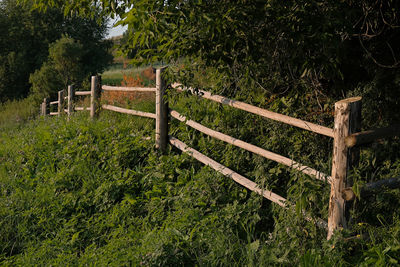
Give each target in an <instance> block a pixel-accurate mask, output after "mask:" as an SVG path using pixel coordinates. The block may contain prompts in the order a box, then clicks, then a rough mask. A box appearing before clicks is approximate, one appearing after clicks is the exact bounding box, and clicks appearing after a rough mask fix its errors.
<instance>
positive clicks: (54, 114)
mask: <svg viewBox="0 0 400 267" xmlns="http://www.w3.org/2000/svg"><path fill="white" fill-rule="evenodd" d="M49 115H50V116H56V115H58V112H50V113H49Z"/></svg>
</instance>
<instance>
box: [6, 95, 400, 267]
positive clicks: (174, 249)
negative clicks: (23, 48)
mask: <svg viewBox="0 0 400 267" xmlns="http://www.w3.org/2000/svg"><path fill="white" fill-rule="evenodd" d="M174 99H175V101H176V102H174V104H173V108H175V109H178V110H180V111H182V112H183V111H184V110H187V108H186V106H188V105H191V107H192V109H193V113H192V115H193V116H196V115H195V114H197V117H195V119H196V120H199V121H201V122H202V123H204V124H207V123H208V124H209V123H210V122H211V121H212V118H213V117H214V116H215V115H216V114H220V113H223V115H224V116H225V117H226V118H227V120H226V121H220V122H219V123H218V125H217V126H216V127H217V128H219V127H224V124H230V125H229V126H230V129H231V131H232V132H231V134H233V133H235V134H236V135H240V136H242V135H246V134H251V133H252V131H251V130H248V128H247V127H238V126H235V125H234V124H232V122H233V121H236V120H235V119H239V118H241V119H244V118H246V120H241V122H245V123H246V124H247V123H249V124H253V123H254V124H255V125H259V124H258V122H261V121H256V122H255V121H254V120H255V118H253V117H252V116H250V117H248V116H247V115H244V114H243V112H240V111H235V110H233V109H231V108H229V107H219V106H218V105H216V104H210V103H207V102H202V101H201V102H199V101H198V100H196V97H184V98H180V97H179V96H174ZM129 105H130V107H131V108H135V109H141V110H144V111H150V112H154V102H153V103H151V102H149V103H148V104H146V103H141V104H140V105H139V106H138V104H137V103H135V102H134V103H130V104H129ZM205 106H207V109H204V107H205ZM200 111H201V112H200ZM234 118H235V119H234ZM261 125H262V126H261V127H263V126H265V124H263V123H261ZM269 126H270V127H265V128H264V127H263V128H264V130H266V131H268V132H269V133H274V134H276V135H272V136H273V137H274V138H272V139H271V138H268V137H269V135H268V134H266V136H267V137H259V138H261V139H259V140H260V142H263V144H264V145H265V146H275V147H279V144H278V142H277V140H275V138H276V139H281V140H280V141H284V142H286V138H285V139H284V138H283V136H284V135H286V136H290V135H289V134H288V133H289V132H290V133H292V134H293V131H292V130H290V129H289V127H288V128H285V127H284V128H283V129H282V127H281V126H280V125H278V124H277V123H270V124H269ZM171 127H172V128H171V132H172V133H173V134H174V135H175V136H178V137H179V138H180V139H182V140H184V141H185V142H186V143H188V144H190V145H193V146H196V148H197V149H199V150H200V151H202V152H204V153H207V154H208V155H210V156H212V157H213V158H215V159H217V160H218V161H220V162H222V163H224V164H226V165H227V166H229V167H230V168H233V169H239V168H240V172H241V173H242V174H245V175H247V176H248V177H252V178H254V179H255V180H256V181H258V182H259V183H260V184H269V185H268V188H273V189H274V190H275V191H277V192H278V193H280V194H282V195H284V196H286V197H288V198H289V199H290V201H293V202H294V203H297V205H300V206H301V205H304V206H303V208H305V209H306V210H308V211H312V212H313V215H318V214H320V215H322V217H323V218H325V219H326V215H327V197H328V191H329V188H328V187H327V186H325V185H324V184H322V183H320V182H319V181H315V180H313V179H311V178H309V177H307V176H305V175H301V174H299V173H297V172H295V171H290V170H288V169H287V168H285V167H284V166H280V165H276V164H273V163H271V162H268V161H267V160H264V159H262V158H260V157H258V156H254V155H251V154H249V153H247V152H243V151H240V150H239V149H236V148H234V147H232V146H224V145H221V143H220V142H219V141H216V140H212V139H210V138H207V137H204V136H202V135H200V134H198V133H195V132H194V131H192V130H189V129H186V127H185V126H183V125H182V124H177V123H176V122H173V124H172V125H171ZM15 129H16V127H9V128H7V129H5V130H3V131H2V132H1V134H0V158H1V159H2V164H1V165H0V166H1V168H0V216H1V218H2V219H1V220H0V223H1V227H0V247H1V254H0V255H1V256H0V262H1V263H2V264H3V265H66V264H67V265H86V264H90V265H93V264H94V265H104V264H109V265H129V264H131V265H134V266H135V265H145V266H148V265H151V266H154V265H195V264H199V265H237V266H242V265H250V266H268V265H272V264H284V265H301V266H310V265H311V264H317V265H332V266H336V265H355V264H358V265H365V266H368V265H371V264H378V265H387V264H396V263H397V262H398V260H399V257H400V254H399V252H400V250H399V247H400V235H399V233H400V232H399V229H400V221H399V218H398V216H399V213H398V210H397V209H393V206H398V204H400V203H397V202H398V200H399V199H400V198H399V197H400V196H399V192H398V190H390V191H388V192H385V193H383V194H380V195H379V196H376V197H375V196H373V197H371V198H369V199H362V200H361V201H357V204H356V206H357V208H356V210H355V212H354V220H355V222H356V223H355V225H354V227H353V229H352V232H347V231H344V232H341V233H339V234H338V235H336V236H335V238H334V239H333V240H331V241H329V242H328V241H326V233H325V231H324V230H321V229H319V228H317V227H316V226H315V224H314V223H312V222H307V221H305V220H304V218H302V215H301V213H300V214H299V213H296V211H295V210H283V209H282V208H281V207H278V206H275V205H274V204H272V203H270V202H269V201H266V200H263V199H262V198H261V197H260V196H258V195H256V194H253V193H251V192H249V191H247V190H245V189H243V188H242V187H240V186H238V185H237V184H235V183H234V182H233V181H232V180H230V179H229V178H226V177H223V176H222V175H219V174H217V173H216V172H215V171H213V170H211V169H210V168H208V167H205V166H203V165H201V164H200V163H198V162H197V161H196V160H194V159H192V158H190V157H189V156H187V155H185V154H181V153H180V152H179V151H177V150H174V149H170V150H169V151H168V152H167V154H166V155H164V156H160V155H159V154H158V153H157V152H156V151H154V149H153V145H154V141H153V139H150V140H146V139H143V137H147V136H151V137H153V136H154V122H153V121H152V120H149V119H141V118H136V117H134V116H127V115H122V114H116V113H109V112H102V114H101V116H100V118H99V120H97V121H89V119H88V115H87V114H85V113H80V114H76V115H75V116H73V117H72V119H70V120H69V121H67V120H66V118H65V117H61V118H56V117H53V118H39V119H36V120H32V121H30V122H28V123H26V124H25V125H24V127H20V128H19V131H15ZM10 133H12V134H10ZM242 137H243V136H242ZM299 137H300V135H297V134H295V133H294V135H293V137H291V138H289V139H290V140H289V141H295V144H297V146H301V145H304V146H312V147H311V148H310V149H312V150H313V149H317V146H316V145H315V147H314V146H313V143H312V142H307V143H306V142H305V141H315V140H317V139H316V138H315V136H314V137H313V136H312V135H310V136H308V137H307V139H309V140H301V142H300V141H297V142H296V140H298V139H299ZM267 140H270V141H269V142H268V141H267ZM319 145H320V144H319ZM381 146H383V148H384V149H386V151H389V152H390V154H391V155H397V156H396V157H395V158H397V159H395V160H390V159H388V158H387V157H386V155H385V156H383V155H381V152H374V151H366V152H364V153H363V154H362V162H364V166H363V168H362V169H360V171H361V172H362V173H364V171H365V172H366V173H368V174H371V173H374V174H375V175H377V176H381V175H389V176H390V175H392V174H394V173H397V174H398V173H400V161H399V157H398V153H399V152H398V151H400V149H399V146H400V145H399V142H397V143H393V142H392V143H390V144H389V143H387V144H382V145H381ZM282 147H284V146H282ZM319 149H321V147H319ZM388 149H392V150H388ZM302 150H304V147H302ZM299 151H300V149H295V151H294V152H293V153H295V154H296V156H297V152H299ZM394 151H396V152H394ZM222 155H223V156H222ZM304 158H305V157H304ZM314 159H315V158H314ZM383 159H384V161H382V160H383ZM308 160H309V161H311V159H308ZM314 164H315V162H314ZM316 164H319V165H320V166H321V167H322V169H323V170H324V168H329V167H328V166H327V165H324V163H323V160H322V159H317V163H316ZM239 166H240V167H239ZM361 176H362V175H359V176H357V177H361ZM283 181H284V182H283ZM287 185H290V186H291V187H290V189H289V190H288V191H286V190H285V187H286V186H287ZM389 200H390V201H389ZM394 202H396V203H394ZM389 211H390V212H389ZM358 235H359V236H361V235H364V236H368V238H364V239H359V238H357V236H358Z"/></svg>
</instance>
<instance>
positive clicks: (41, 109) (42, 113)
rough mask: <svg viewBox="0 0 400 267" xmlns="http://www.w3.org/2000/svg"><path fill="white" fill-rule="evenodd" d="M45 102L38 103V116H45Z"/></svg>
mask: <svg viewBox="0 0 400 267" xmlns="http://www.w3.org/2000/svg"><path fill="white" fill-rule="evenodd" d="M45 108H46V106H45V102H44V101H43V102H42V103H40V115H42V116H45V115H46V111H45Z"/></svg>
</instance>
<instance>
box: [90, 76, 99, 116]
mask: <svg viewBox="0 0 400 267" xmlns="http://www.w3.org/2000/svg"><path fill="white" fill-rule="evenodd" d="M100 94H101V76H92V81H91V87H90V117H91V118H92V119H93V118H97V117H98V116H99V112H100Z"/></svg>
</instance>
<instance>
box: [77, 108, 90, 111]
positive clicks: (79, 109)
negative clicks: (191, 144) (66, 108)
mask: <svg viewBox="0 0 400 267" xmlns="http://www.w3.org/2000/svg"><path fill="white" fill-rule="evenodd" d="M75 110H76V111H82V110H83V111H85V110H88V111H89V110H90V108H89V107H75Z"/></svg>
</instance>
